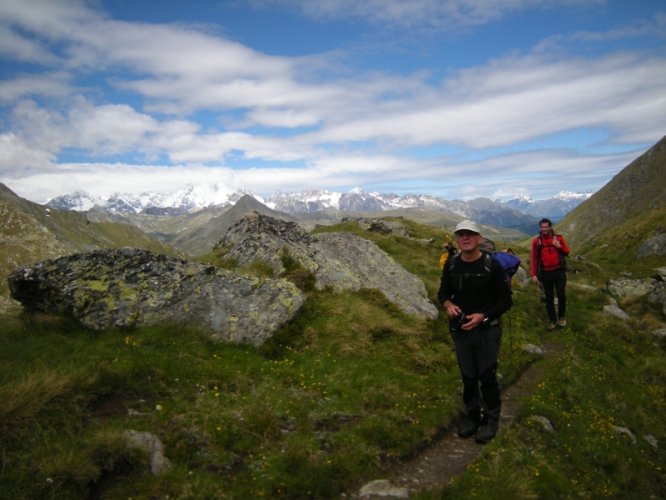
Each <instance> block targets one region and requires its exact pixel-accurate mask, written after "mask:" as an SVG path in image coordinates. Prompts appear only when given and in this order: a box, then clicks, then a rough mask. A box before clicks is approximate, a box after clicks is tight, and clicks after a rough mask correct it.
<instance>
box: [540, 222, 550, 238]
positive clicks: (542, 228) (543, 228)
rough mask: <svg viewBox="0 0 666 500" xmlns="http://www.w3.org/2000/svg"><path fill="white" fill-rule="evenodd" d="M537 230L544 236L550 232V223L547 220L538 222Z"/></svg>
mask: <svg viewBox="0 0 666 500" xmlns="http://www.w3.org/2000/svg"><path fill="white" fill-rule="evenodd" d="M539 232H540V233H541V234H543V235H544V236H546V235H547V234H548V233H549V232H550V224H548V223H547V222H542V223H541V224H539Z"/></svg>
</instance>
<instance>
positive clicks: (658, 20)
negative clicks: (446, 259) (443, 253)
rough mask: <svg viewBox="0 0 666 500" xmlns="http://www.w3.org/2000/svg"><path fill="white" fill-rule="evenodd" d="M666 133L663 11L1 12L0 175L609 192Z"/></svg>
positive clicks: (154, 2) (47, 180) (127, 1)
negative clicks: (606, 187) (624, 171)
mask: <svg viewBox="0 0 666 500" xmlns="http://www.w3.org/2000/svg"><path fill="white" fill-rule="evenodd" d="M664 135H666V2H664V0H622V1H620V0H617V1H615V0H550V1H547V0H411V1H410V0H365V1H359V0H220V1H212V0H211V1H204V0H188V1H181V0H159V1H158V0H142V1H136V0H93V1H83V0H0V182H2V183H4V184H5V185H7V186H8V187H9V188H10V189H11V190H12V191H14V192H15V193H17V194H18V195H19V196H22V197H24V198H27V199H29V200H31V201H35V202H37V203H44V202H46V201H47V200H48V199H50V198H52V197H55V196H58V195H63V194H68V193H72V192H75V191H86V192H88V193H90V194H91V195H93V196H104V195H109V194H112V193H116V192H120V193H134V194H138V193H140V192H144V191H151V192H162V193H168V192H174V191H177V190H180V189H182V188H184V187H185V186H186V185H187V184H194V185H198V184H206V185H212V184H217V185H219V186H220V187H221V188H222V187H224V189H228V190H230V191H240V190H244V191H249V192H251V193H254V194H256V195H258V196H266V195H270V194H272V193H274V192H276V191H282V192H300V191H303V190H308V189H325V190H330V191H336V192H346V191H349V190H351V189H354V188H360V189H364V190H366V191H369V192H379V193H396V194H407V193H414V194H430V195H435V196H441V197H443V198H445V199H471V198H475V197H480V196H483V197H489V198H493V199H498V200H503V199H508V198H510V197H513V196H516V195H525V196H531V197H533V198H534V199H546V198H550V197H552V196H555V195H557V194H558V193H560V192H561V191H573V192H594V191H597V190H598V189H600V188H601V187H603V186H604V185H605V184H606V183H607V182H608V181H610V180H611V179H612V177H613V176H614V175H615V174H616V173H618V172H619V171H620V170H622V169H623V168H624V167H626V166H627V165H628V164H629V163H630V162H631V161H632V160H634V159H635V158H637V157H638V156H640V155H641V154H643V153H644V152H645V151H646V150H648V149H649V148H650V147H651V146H653V145H654V144H655V143H656V142H658V141H659V140H660V139H661V138H662V137H663V136H664Z"/></svg>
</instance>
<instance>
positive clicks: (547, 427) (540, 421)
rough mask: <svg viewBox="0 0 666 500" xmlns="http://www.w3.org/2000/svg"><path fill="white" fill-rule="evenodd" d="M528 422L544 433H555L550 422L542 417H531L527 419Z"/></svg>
mask: <svg viewBox="0 0 666 500" xmlns="http://www.w3.org/2000/svg"><path fill="white" fill-rule="evenodd" d="M528 421H529V422H533V423H535V424H537V425H540V426H541V427H543V430H545V431H546V432H555V428H554V427H553V424H552V423H551V421H550V420H548V419H547V418H546V417H544V416H542V415H532V416H530V417H529V418H528Z"/></svg>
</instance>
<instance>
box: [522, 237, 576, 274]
mask: <svg viewBox="0 0 666 500" xmlns="http://www.w3.org/2000/svg"><path fill="white" fill-rule="evenodd" d="M555 238H557V241H559V242H560V245H562V248H556V247H555V246H554V245H553V235H552V233H551V234H548V235H547V236H542V235H541V234H539V235H537V236H535V237H534V239H533V240H532V253H531V256H530V273H531V275H532V276H536V275H537V270H538V266H537V264H538V262H539V260H541V269H542V270H544V271H554V270H555V269H558V268H559V267H560V266H561V265H562V258H561V256H563V255H565V256H566V255H569V247H568V246H567V242H566V241H564V237H563V236H562V235H561V234H557V235H555ZM540 240H541V241H540Z"/></svg>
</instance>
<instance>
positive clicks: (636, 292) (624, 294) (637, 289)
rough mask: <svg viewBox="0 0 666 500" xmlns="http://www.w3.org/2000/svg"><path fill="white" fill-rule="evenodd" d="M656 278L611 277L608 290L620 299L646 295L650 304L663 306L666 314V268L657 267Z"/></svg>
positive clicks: (607, 286)
mask: <svg viewBox="0 0 666 500" xmlns="http://www.w3.org/2000/svg"><path fill="white" fill-rule="evenodd" d="M655 273H656V274H655V277H654V278H644V279H630V278H618V279H611V280H609V281H608V283H607V284H606V288H607V290H608V292H609V293H610V294H611V295H612V296H613V297H616V298H617V299H618V300H625V299H635V298H639V297H645V298H646V299H647V301H648V302H649V303H650V304H654V305H656V306H658V307H661V309H662V313H663V314H664V316H666V279H665V274H666V268H663V267H660V268H657V269H655Z"/></svg>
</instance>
